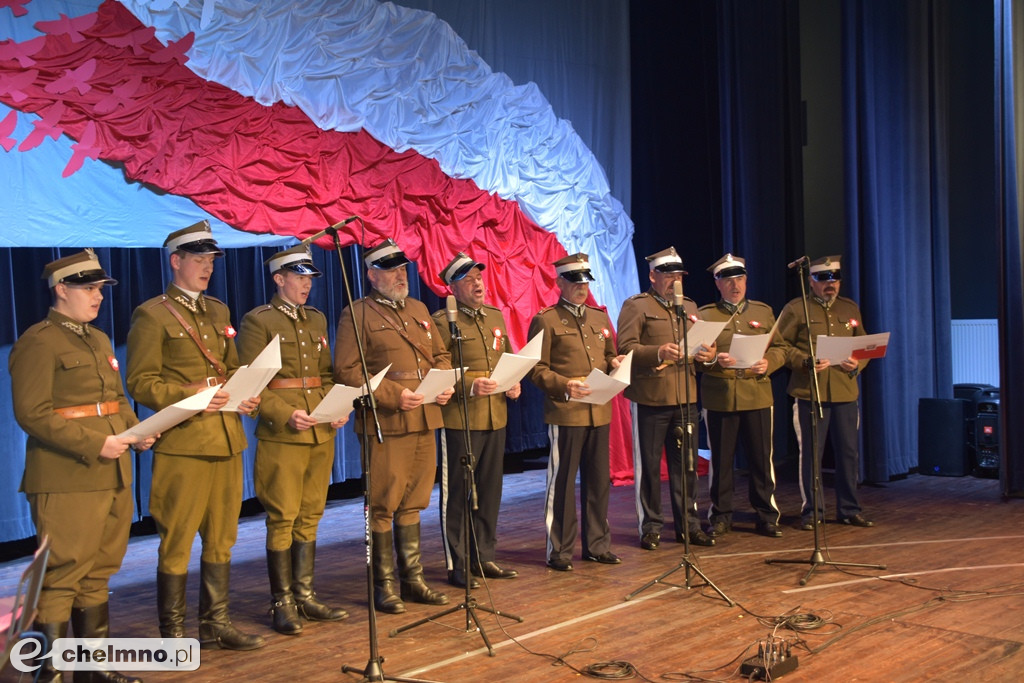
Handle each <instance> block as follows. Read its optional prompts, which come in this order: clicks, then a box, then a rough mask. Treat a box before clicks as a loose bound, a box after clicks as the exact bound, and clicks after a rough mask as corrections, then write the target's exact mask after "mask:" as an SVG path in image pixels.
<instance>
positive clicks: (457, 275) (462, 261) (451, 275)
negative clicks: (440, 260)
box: [440, 251, 487, 285]
mask: <svg viewBox="0 0 1024 683" xmlns="http://www.w3.org/2000/svg"><path fill="white" fill-rule="evenodd" d="M474 268H479V269H480V270H484V269H486V268H487V266H485V265H484V264H482V263H480V262H478V261H475V260H473V259H472V258H470V257H469V256H466V255H465V254H463V253H462V252H461V251H460V252H459V253H458V254H457V255H456V256H455V258H453V259H452V260H451V261H449V263H448V265H447V266H445V267H444V270H442V271H441V273H440V277H441V279H442V280H444V281H445V282H446V283H447V284H449V285H450V284H451V283H453V282H458V281H459V280H461V279H463V278H464V277H466V276H467V275H469V271H471V270H473V269H474Z"/></svg>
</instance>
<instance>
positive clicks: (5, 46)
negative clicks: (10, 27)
mask: <svg viewBox="0 0 1024 683" xmlns="http://www.w3.org/2000/svg"><path fill="white" fill-rule="evenodd" d="M2 2H3V0H0V3H2ZM44 45H46V36H38V37H36V38H33V39H32V40H26V41H23V42H21V43H16V42H14V41H13V40H5V41H3V42H2V43H0V60H4V59H17V60H18V65H19V66H20V67H21V68H22V69H27V68H28V67H30V66H32V65H33V64H35V63H36V60H34V59H32V55H34V54H35V53H37V52H39V51H40V50H42V49H43V46H44Z"/></svg>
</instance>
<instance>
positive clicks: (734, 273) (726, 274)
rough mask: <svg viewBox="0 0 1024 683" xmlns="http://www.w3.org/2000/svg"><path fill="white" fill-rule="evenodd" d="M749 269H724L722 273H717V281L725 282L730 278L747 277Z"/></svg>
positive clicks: (739, 267) (733, 267) (738, 267)
mask: <svg viewBox="0 0 1024 683" xmlns="http://www.w3.org/2000/svg"><path fill="white" fill-rule="evenodd" d="M746 274H747V269H746V268H744V267H743V266H732V267H729V268H722V269H721V270H720V271H718V272H717V273H715V279H716V280H725V279H727V278H730V277H739V276H740V275H746Z"/></svg>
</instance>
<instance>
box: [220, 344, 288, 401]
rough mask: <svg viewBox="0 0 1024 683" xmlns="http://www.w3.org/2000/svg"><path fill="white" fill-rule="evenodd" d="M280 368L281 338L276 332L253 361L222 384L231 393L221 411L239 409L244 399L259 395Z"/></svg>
mask: <svg viewBox="0 0 1024 683" xmlns="http://www.w3.org/2000/svg"><path fill="white" fill-rule="evenodd" d="M280 369H281V338H280V337H279V336H278V335H276V334H275V335H274V338H273V339H271V340H270V343H268V344H267V345H266V346H265V347H263V350H262V351H260V354H259V355H258V356H256V357H255V358H253V359H252V363H250V364H249V365H243V366H242V367H240V368H238V369H237V370H235V374H233V375H231V379H229V380H228V381H227V382H226V383H225V384H223V385H221V388H222V389H223V390H224V391H226V392H228V394H229V395H230V398H229V399H228V402H227V405H225V406H224V407H223V408H221V412H224V411H229V412H234V411H237V410H238V404H240V403H241V402H242V401H244V400H246V399H248V398H252V397H253V396H259V394H260V392H261V391H263V390H264V389H266V388H267V385H268V384H270V380H272V379H274V375H276V374H277V372H278V370H280Z"/></svg>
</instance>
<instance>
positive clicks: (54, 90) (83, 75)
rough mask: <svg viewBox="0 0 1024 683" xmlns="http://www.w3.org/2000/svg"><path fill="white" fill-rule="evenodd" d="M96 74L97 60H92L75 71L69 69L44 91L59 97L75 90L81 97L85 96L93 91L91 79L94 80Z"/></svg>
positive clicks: (48, 84)
mask: <svg viewBox="0 0 1024 683" xmlns="http://www.w3.org/2000/svg"><path fill="white" fill-rule="evenodd" d="M94 73H96V60H95V59H90V60H89V61H87V62H85V63H83V64H82V65H81V66H79V67H77V68H75V69H68V70H67V71H65V72H64V75H63V76H61V77H60V78H58V79H57V80H55V81H54V82H52V83H47V85H46V87H45V88H44V90H46V92H48V93H50V94H51V95H59V94H60V93H65V92H68V91H69V90H71V89H75V90H77V91H78V93H79V94H80V95H84V94H85V93H87V92H89V91H90V90H92V84H91V83H89V79H90V78H92V75H93V74H94Z"/></svg>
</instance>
